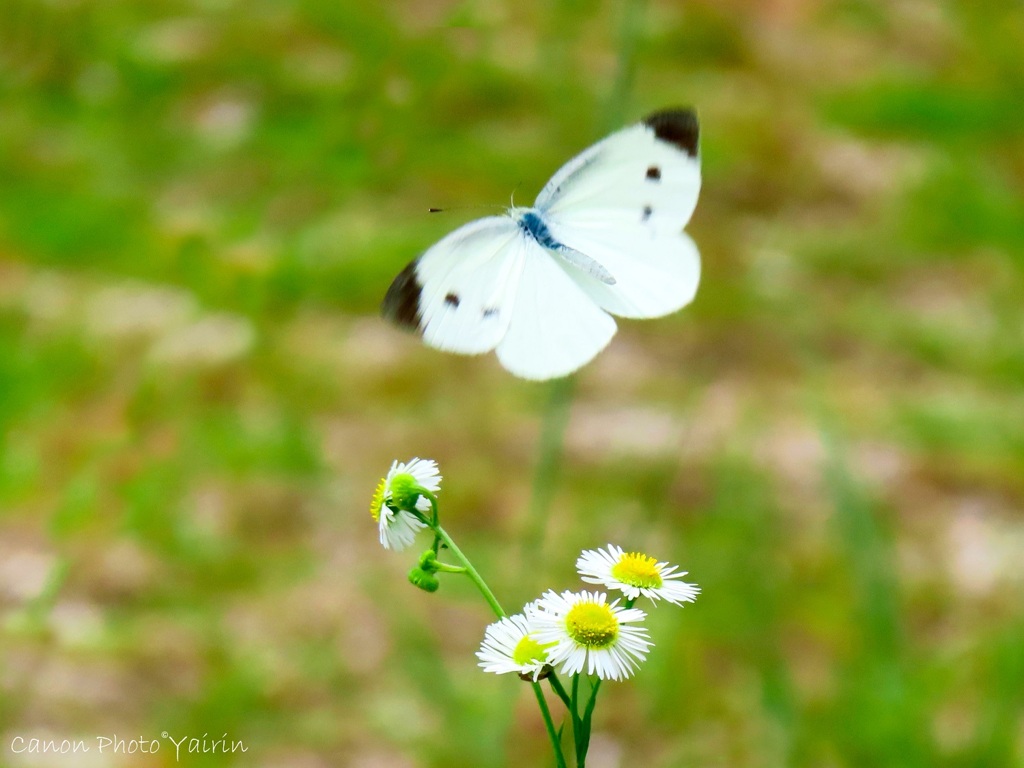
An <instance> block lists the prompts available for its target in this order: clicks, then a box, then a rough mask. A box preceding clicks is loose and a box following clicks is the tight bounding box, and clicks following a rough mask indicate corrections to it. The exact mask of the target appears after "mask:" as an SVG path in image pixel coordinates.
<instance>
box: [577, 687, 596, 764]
mask: <svg viewBox="0 0 1024 768" xmlns="http://www.w3.org/2000/svg"><path fill="white" fill-rule="evenodd" d="M600 689H601V678H597V680H595V681H594V682H593V684H592V686H591V688H590V700H589V701H587V709H586V711H585V712H584V713H583V718H582V720H581V722H580V726H581V727H580V730H581V731H582V734H581V736H580V739H579V740H580V747H579V750H580V752H582V753H583V760H584V761H586V759H587V752H588V751H589V750H590V720H591V718H592V717H593V716H594V706H595V705H596V704H597V692H598V691H599V690H600ZM581 764H582V763H581Z"/></svg>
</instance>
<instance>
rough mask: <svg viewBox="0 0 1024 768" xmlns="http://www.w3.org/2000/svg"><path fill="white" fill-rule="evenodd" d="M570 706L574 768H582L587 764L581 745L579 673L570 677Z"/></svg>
mask: <svg viewBox="0 0 1024 768" xmlns="http://www.w3.org/2000/svg"><path fill="white" fill-rule="evenodd" d="M569 700H570V701H571V702H572V706H571V707H570V708H569V712H570V713H571V714H572V738H573V743H574V745H575V746H576V768H583V766H584V765H586V762H587V750H586V747H585V746H584V744H583V739H584V733H583V721H582V720H581V719H580V716H579V705H580V673H576V674H575V675H573V676H572V694H571V696H570V697H569Z"/></svg>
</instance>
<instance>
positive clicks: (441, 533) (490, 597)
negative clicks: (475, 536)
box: [433, 525, 505, 619]
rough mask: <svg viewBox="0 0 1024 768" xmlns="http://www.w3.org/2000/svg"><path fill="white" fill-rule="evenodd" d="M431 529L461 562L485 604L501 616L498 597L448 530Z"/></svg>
mask: <svg viewBox="0 0 1024 768" xmlns="http://www.w3.org/2000/svg"><path fill="white" fill-rule="evenodd" d="M433 530H434V535H435V536H437V538H439V539H440V540H441V541H443V542H444V544H445V546H446V547H448V549H449V550H450V551H451V553H452V554H453V555H454V556H455V557H456V559H458V561H459V562H460V563H462V565H463V567H464V568H465V569H466V575H467V576H469V578H470V580H471V581H472V582H473V583H474V584H476V588H477V589H479V590H480V594H482V595H483V596H484V600H486V601H487V604H488V605H490V606H491V610H492V611H494V614H495V615H496V616H497V617H498V618H499V619H500V618H503V617H504V616H505V610H504V609H503V608H502V607H501V603H499V602H498V598H496V597H495V596H494V593H493V592H491V588H490V587H488V586H487V582H485V581H484V580H483V578H482V577H481V576H480V574H479V573H478V572H477V570H476V568H474V567H473V564H472V563H471V562H469V558H467V557H466V556H465V555H464V554H462V550H461V549H459V547H458V545H457V544H456V543H455V541H454V540H453V539H452V537H451V536H449V535H448V531H446V530H445V529H444V528H442V527H441V526H440V525H434V526H433Z"/></svg>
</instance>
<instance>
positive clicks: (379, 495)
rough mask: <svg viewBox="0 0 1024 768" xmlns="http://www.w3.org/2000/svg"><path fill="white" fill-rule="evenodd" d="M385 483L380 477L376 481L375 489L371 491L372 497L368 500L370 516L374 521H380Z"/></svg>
mask: <svg viewBox="0 0 1024 768" xmlns="http://www.w3.org/2000/svg"><path fill="white" fill-rule="evenodd" d="M386 485H387V482H386V481H385V479H384V478H383V477H382V478H381V479H380V482H379V483H377V490H376V491H374V492H373V499H372V500H371V501H370V517H372V518H373V522H375V523H379V522H380V509H381V507H383V506H384V487H385V486H386Z"/></svg>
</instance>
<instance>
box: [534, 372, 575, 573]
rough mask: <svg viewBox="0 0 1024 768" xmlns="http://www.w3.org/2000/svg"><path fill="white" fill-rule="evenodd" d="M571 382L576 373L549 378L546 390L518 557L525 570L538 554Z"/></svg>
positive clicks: (559, 454)
mask: <svg viewBox="0 0 1024 768" xmlns="http://www.w3.org/2000/svg"><path fill="white" fill-rule="evenodd" d="M575 385H576V377H575V376H567V377H565V378H562V379H555V380H554V381H552V382H551V384H550V389H549V390H548V401H547V404H546V405H545V407H544V422H543V426H542V427H541V435H540V450H539V453H540V456H539V457H538V459H537V467H536V469H535V470H534V475H533V492H532V496H531V499H530V507H529V513H528V515H527V519H526V530H525V532H524V535H523V545H522V546H523V557H522V558H521V560H522V562H523V563H524V565H525V570H526V571H527V572H531V571H533V570H534V567H533V564H534V563H535V562H536V561H537V560H538V559H539V558H540V555H541V551H540V550H541V547H542V546H543V543H544V528H545V526H546V525H547V521H548V510H549V509H550V508H551V500H552V499H553V498H554V495H555V483H556V481H557V480H558V470H559V468H560V467H561V463H562V438H563V437H564V435H565V427H566V425H567V424H568V423H569V409H570V406H571V405H572V396H573V390H574V389H575Z"/></svg>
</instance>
